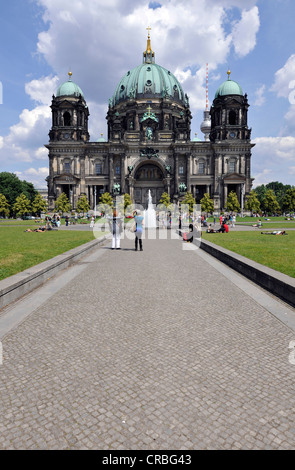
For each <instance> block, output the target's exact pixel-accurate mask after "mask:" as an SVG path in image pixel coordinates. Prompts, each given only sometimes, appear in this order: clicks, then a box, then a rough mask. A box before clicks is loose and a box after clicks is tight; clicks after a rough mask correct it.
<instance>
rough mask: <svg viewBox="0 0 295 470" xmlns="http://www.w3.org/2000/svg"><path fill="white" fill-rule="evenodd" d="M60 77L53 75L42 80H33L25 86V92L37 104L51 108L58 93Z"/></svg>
mask: <svg viewBox="0 0 295 470" xmlns="http://www.w3.org/2000/svg"><path fill="white" fill-rule="evenodd" d="M57 83H58V77H57V76H54V77H52V76H51V75H50V76H48V77H43V78H40V79H39V80H32V81H31V82H29V83H26V85H25V91H26V93H27V94H28V95H29V96H30V98H31V99H32V100H34V101H37V103H41V104H44V105H47V106H50V104H51V100H52V95H53V94H54V93H55V92H56V89H57Z"/></svg>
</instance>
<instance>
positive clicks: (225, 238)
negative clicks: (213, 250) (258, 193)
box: [202, 227, 295, 277]
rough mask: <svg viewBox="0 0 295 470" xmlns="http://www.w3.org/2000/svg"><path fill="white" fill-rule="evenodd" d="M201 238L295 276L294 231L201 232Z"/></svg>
mask: <svg viewBox="0 0 295 470" xmlns="http://www.w3.org/2000/svg"><path fill="white" fill-rule="evenodd" d="M263 228H265V227H263ZM202 238H204V239H205V240H208V241H210V242H212V243H216V245H220V246H222V247H223V248H227V249H228V250H231V251H234V252H235V253H238V254H240V255H242V256H245V257H246V258H250V259H252V260H253V261H256V262H257V263H261V264H264V265H265V266H268V267H270V268H273V269H276V270H277V271H280V272H282V273H284V274H287V275H288V276H291V277H295V231H290V232H288V235H261V231H257V232H229V233H224V234H222V233H205V232H203V233H202Z"/></svg>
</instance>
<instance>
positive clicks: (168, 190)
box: [166, 175, 171, 196]
mask: <svg viewBox="0 0 295 470" xmlns="http://www.w3.org/2000/svg"><path fill="white" fill-rule="evenodd" d="M166 181H167V193H168V194H169V196H170V194H171V177H170V175H167V178H166Z"/></svg>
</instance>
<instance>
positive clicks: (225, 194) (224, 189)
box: [223, 183, 228, 206]
mask: <svg viewBox="0 0 295 470" xmlns="http://www.w3.org/2000/svg"><path fill="white" fill-rule="evenodd" d="M223 194H224V204H223V205H224V206H225V203H226V200H227V194H228V185H227V184H225V183H224V188H223Z"/></svg>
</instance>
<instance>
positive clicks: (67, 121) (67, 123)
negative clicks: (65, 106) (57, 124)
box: [64, 111, 72, 126]
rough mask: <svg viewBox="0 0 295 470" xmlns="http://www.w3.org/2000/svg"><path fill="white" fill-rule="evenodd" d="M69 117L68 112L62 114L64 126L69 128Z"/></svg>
mask: <svg viewBox="0 0 295 470" xmlns="http://www.w3.org/2000/svg"><path fill="white" fill-rule="evenodd" d="M71 121H72V119H71V115H70V113H69V112H68V111H66V112H65V113H64V126H70V125H71Z"/></svg>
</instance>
